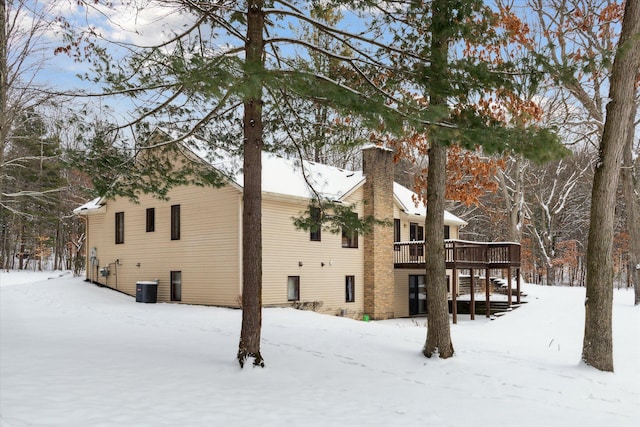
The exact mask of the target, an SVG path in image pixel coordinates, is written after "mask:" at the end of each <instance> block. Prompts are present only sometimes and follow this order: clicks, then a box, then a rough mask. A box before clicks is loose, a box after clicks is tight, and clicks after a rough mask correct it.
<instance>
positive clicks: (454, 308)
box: [451, 263, 458, 325]
mask: <svg viewBox="0 0 640 427" xmlns="http://www.w3.org/2000/svg"><path fill="white" fill-rule="evenodd" d="M452 274H453V280H452V281H451V314H452V317H453V324H454V325H455V324H457V323H458V298H457V293H458V270H457V269H456V266H455V263H454V265H453V271H452Z"/></svg>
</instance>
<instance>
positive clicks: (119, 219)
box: [116, 212, 124, 245]
mask: <svg viewBox="0 0 640 427" xmlns="http://www.w3.org/2000/svg"><path fill="white" fill-rule="evenodd" d="M122 243H124V212H116V245H120V244H122Z"/></svg>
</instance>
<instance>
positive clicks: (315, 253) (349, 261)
mask: <svg viewBox="0 0 640 427" xmlns="http://www.w3.org/2000/svg"><path fill="white" fill-rule="evenodd" d="M358 193H359V194H358ZM361 196H362V190H357V191H356V193H355V194H353V195H351V199H350V200H357V198H358V197H361ZM307 206H308V201H305V200H295V199H292V198H285V197H274V196H271V197H269V196H266V197H265V198H263V208H262V230H263V292H262V297H263V303H264V304H265V305H289V304H291V303H290V302H289V301H287V277H288V276H299V277H300V302H320V303H321V306H320V307H319V309H318V311H322V312H328V313H334V314H345V315H347V316H351V317H358V316H359V315H361V313H362V311H363V300H364V293H363V273H364V267H363V265H364V263H363V248H362V245H363V239H362V237H361V236H359V238H358V248H343V247H342V237H341V235H340V234H331V233H330V232H328V231H326V230H322V236H321V241H319V242H318V241H311V240H310V238H309V231H302V230H297V229H296V228H295V227H294V225H293V222H292V217H297V216H299V215H301V214H302V213H303V212H304V211H305V210H306V209H307ZM356 211H357V212H358V213H359V215H362V206H357V208H356ZM323 263H324V266H323V265H322V264H323ZM300 264H302V265H300ZM346 276H355V301H354V302H350V303H347V302H345V278H346ZM342 310H344V311H345V312H343V311H342Z"/></svg>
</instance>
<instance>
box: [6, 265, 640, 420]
mask: <svg viewBox="0 0 640 427" xmlns="http://www.w3.org/2000/svg"><path fill="white" fill-rule="evenodd" d="M49 277H52V278H50V279H49ZM0 284H1V287H0V300H1V311H0V314H1V318H0V327H1V329H0V375H1V376H0V425H1V426H2V427H5V426H6V427H15V426H64V427H72V426H82V427H86V426H154V427H155V426H207V427H210V426H283V425H291V426H325V425H343V426H392V425H393V426H396V425H397V426H430V427H431V426H612V427H613V426H638V425H640V307H634V306H633V293H632V292H631V291H627V290H620V291H616V292H615V301H614V319H613V320H614V325H613V326H614V356H615V369H616V372H615V373H614V374H611V373H603V372H599V371H597V370H595V369H592V368H589V367H587V366H585V365H584V364H582V363H580V352H581V347H582V332H583V323H584V289H581V288H558V287H541V286H534V285H524V286H523V290H524V292H526V293H527V294H528V295H529V297H528V301H529V303H528V304H526V305H525V306H523V307H521V308H519V309H517V310H515V311H514V312H512V313H509V314H508V315H506V316H502V317H501V318H499V319H497V320H493V321H488V320H486V319H484V318H483V317H482V316H478V317H477V319H478V320H476V321H469V319H468V316H466V315H460V316H459V323H458V324H457V325H452V337H453V342H454V346H455V349H456V355H455V357H454V358H452V359H449V360H438V359H425V358H424V357H423V356H422V355H421V353H420V350H421V347H422V345H423V343H424V339H425V336H426V329H425V327H424V323H425V319H414V320H411V319H396V320H388V321H381V322H369V323H365V322H361V321H354V320H350V319H344V318H338V317H330V316H326V315H319V314H315V313H312V312H303V311H297V310H293V309H266V310H264V325H263V344H262V350H263V355H264V357H265V359H266V363H267V367H266V368H265V369H259V368H252V367H249V368H248V369H246V368H245V369H244V370H240V369H239V367H238V364H237V362H236V360H235V353H236V350H237V341H238V337H239V330H240V318H241V313H240V311H238V310H228V309H221V308H214V307H200V306H186V305H176V304H161V303H158V304H141V303H136V302H135V299H134V298H132V297H129V296H127V295H123V294H120V293H117V292H114V291H112V290H109V289H105V288H99V287H96V286H94V285H91V284H88V283H86V282H84V281H83V280H82V279H79V278H72V277H71V276H70V275H68V274H63V273H59V272H56V273H19V272H9V273H4V272H3V273H0Z"/></svg>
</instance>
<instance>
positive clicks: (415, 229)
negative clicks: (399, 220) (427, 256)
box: [409, 222, 424, 257]
mask: <svg viewBox="0 0 640 427" xmlns="http://www.w3.org/2000/svg"><path fill="white" fill-rule="evenodd" d="M409 240H411V241H412V242H413V241H416V240H417V241H423V240H424V227H423V226H422V225H420V224H418V223H417V222H411V223H409ZM409 255H411V256H417V257H421V256H424V244H419V245H415V246H413V245H412V246H410V247H409Z"/></svg>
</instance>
